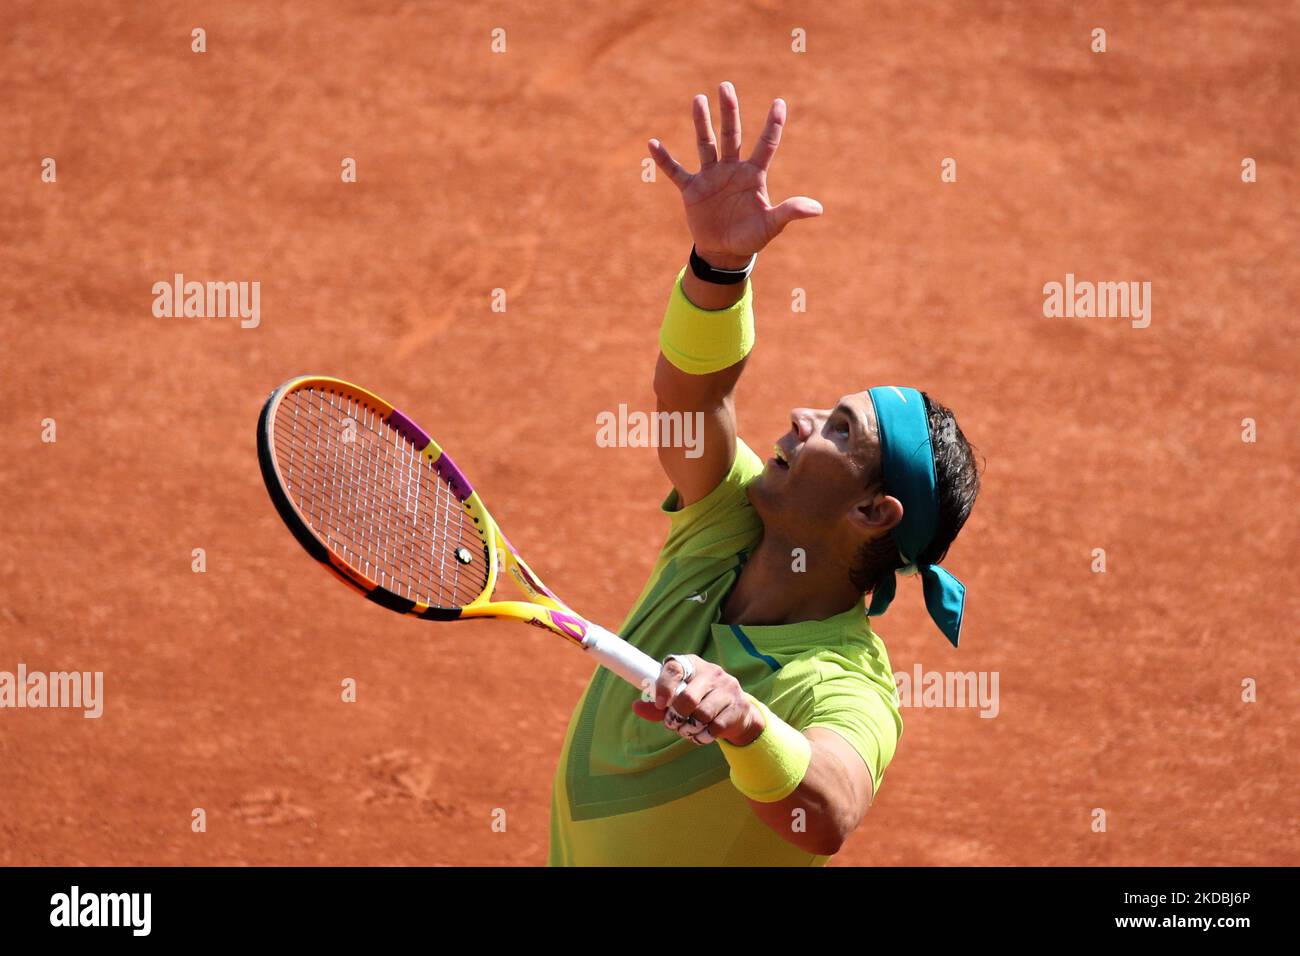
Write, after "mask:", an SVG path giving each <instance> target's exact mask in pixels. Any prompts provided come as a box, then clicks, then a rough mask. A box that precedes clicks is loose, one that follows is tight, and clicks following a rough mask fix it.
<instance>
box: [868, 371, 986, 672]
mask: <svg viewBox="0 0 1300 956" xmlns="http://www.w3.org/2000/svg"><path fill="white" fill-rule="evenodd" d="M867 394H868V395H870V396H871V403H872V404H873V405H874V406H875V407H876V427H877V428H878V429H879V431H880V466H881V471H882V472H883V473H884V479H885V494H888V495H892V496H893V497H895V498H897V499H898V500H899V502H901V503H902V505H903V520H902V521H900V522H899V523H898V525H897V526H896V527H895V528H894V530H893V531H891V532H890V534H891V535H892V537H893V539H894V543H895V544H897V545H898V554H899V556H900V557H901V558H902V559H903V561H905V562H906V566H905V567H902V568H899V569H898V573H899V574H904V575H908V574H919V575H921V585H922V588H923V590H924V591H925V607H926V610H928V611H929V612H930V618H931V620H933V621H934V623H935V624H936V625H938V627H939V630H941V631H943V633H944V636H945V637H947V638H948V640H950V641H951V642H952V646H953V647H956V646H957V638H958V637H960V636H961V617H962V611H963V609H964V608H965V606H966V586H965V585H964V584H962V583H961V582H960V581H958V580H957V579H956V578H955V577H953V576H952V575H951V574H949V573H948V572H947V571H945V570H944V569H943V568H941V567H939V565H937V564H926V563H925V562H924V561H917V560H916V558H917V555H919V554H920V553H921V552H922V551H924V550H925V549H926V548H927V547H929V546H930V542H931V541H932V540H933V539H934V531H935V527H936V526H937V525H938V523H939V498H938V495H937V494H936V493H935V477H934V449H933V448H932V447H931V445H930V421H929V417H928V416H927V415H926V413H925V400H924V399H923V398H922V397H921V393H920V392H918V391H917V390H916V389H914V388H898V387H896V386H893V385H886V386H882V387H880V388H872V389H868V390H867ZM897 584H898V580H897V578H896V577H895V576H894V575H893V574H891V575H889V577H888V578H886V579H885V580H884V582H882V583H881V585H880V586H879V587H877V588H876V589H875V590H874V591H873V592H872V594H871V607H870V608H869V609H868V610H867V613H868V614H870V615H872V616H875V615H877V614H884V613H885V610H886V608H888V607H889V602H890V601H892V600H894V589H895V587H896V586H897Z"/></svg>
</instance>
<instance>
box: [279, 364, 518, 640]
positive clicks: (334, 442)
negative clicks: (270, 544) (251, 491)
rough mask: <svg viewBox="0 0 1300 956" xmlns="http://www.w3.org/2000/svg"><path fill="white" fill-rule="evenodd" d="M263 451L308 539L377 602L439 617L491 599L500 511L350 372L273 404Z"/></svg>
mask: <svg viewBox="0 0 1300 956" xmlns="http://www.w3.org/2000/svg"><path fill="white" fill-rule="evenodd" d="M257 457H258V463H259V465H260V467H261V472H262V479H263V481H264V482H265V484H266V490H267V492H268V494H269V495H270V497H271V500H272V502H273V503H274V504H275V508H276V511H277V512H278V513H279V515H280V518H281V519H282V520H283V521H284V523H285V524H286V525H287V526H288V528H289V530H290V531H291V532H293V535H294V537H295V538H296V539H297V540H298V543H299V544H301V545H302V546H303V548H304V549H305V550H306V551H307V553H308V554H309V555H311V556H312V557H313V558H314V559H316V560H317V561H318V562H320V563H321V564H323V565H325V567H327V568H328V569H329V570H330V571H332V572H333V573H334V574H335V575H336V576H337V577H338V578H339V579H340V580H342V581H343V582H344V583H346V584H348V585H350V586H351V587H353V588H355V589H356V590H358V591H360V592H361V593H362V594H364V595H365V596H366V597H367V598H368V599H369V600H371V601H373V602H375V603H376V604H379V605H381V606H382V607H386V608H388V609H390V610H393V611H397V612H399V613H402V614H412V615H416V616H419V617H424V618H427V619H430V620H455V619H457V618H459V617H461V616H462V615H463V614H464V613H465V611H466V609H467V608H469V607H471V606H481V605H483V604H485V603H487V602H489V601H490V598H491V594H492V592H493V589H494V588H495V586H496V580H497V575H498V573H499V570H500V566H501V561H500V556H499V549H498V547H497V539H498V537H499V532H498V531H497V530H496V526H495V523H494V522H493V520H492V516H491V515H490V514H489V513H488V511H487V509H486V508H485V507H484V506H483V503H482V501H481V500H480V499H479V496H478V494H477V492H475V491H474V488H473V486H471V485H470V483H469V482H468V481H467V480H466V479H465V477H464V475H463V474H462V473H461V472H460V469H459V468H457V467H456V464H455V462H453V461H452V460H451V458H450V457H448V456H447V455H446V454H445V453H444V452H443V450H442V448H441V447H440V446H439V445H438V444H437V442H435V441H434V440H433V439H432V438H431V437H430V436H429V434H428V433H427V432H425V431H424V430H423V429H422V428H420V427H419V426H418V425H416V424H415V423H414V422H413V421H412V420H411V419H410V418H408V417H407V416H406V415H405V414H403V413H402V412H401V411H399V410H398V409H397V408H395V407H394V406H393V405H392V404H391V403H389V402H386V401H385V400H384V399H382V398H380V397H379V396H378V395H375V394H374V393H373V392H370V391H368V390H367V389H364V388H362V387H360V386H359V385H354V384H352V383H351V382H348V381H345V380H343V379H339V378H333V377H330V376H322V375H304V376H299V377H297V378H293V379H290V380H289V381H287V382H285V383H284V384H283V385H281V386H280V387H279V388H277V389H275V391H273V392H272V393H271V395H270V397H269V398H268V399H267V400H266V404H265V405H263V406H262V411H261V415H260V416H259V418H258V426H257Z"/></svg>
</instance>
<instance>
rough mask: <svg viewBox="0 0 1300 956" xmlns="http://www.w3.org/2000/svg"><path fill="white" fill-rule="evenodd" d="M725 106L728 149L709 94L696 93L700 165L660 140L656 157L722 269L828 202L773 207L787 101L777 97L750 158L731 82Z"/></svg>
mask: <svg viewBox="0 0 1300 956" xmlns="http://www.w3.org/2000/svg"><path fill="white" fill-rule="evenodd" d="M718 101H719V104H720V107H721V111H722V149H721V152H720V153H719V149H718V142H717V140H716V138H715V137H714V134H713V121H712V119H711V118H710V116H709V100H708V97H707V96H705V95H704V94H703V93H701V94H700V95H699V96H697V97H695V101H694V104H693V114H694V119H695V134H696V141H697V145H698V146H699V151H700V171H699V172H698V173H694V174H692V173H688V172H687V171H686V170H685V169H683V168H682V166H681V164H680V163H678V162H677V161H676V160H675V159H673V158H672V156H671V155H669V153H668V150H667V149H665V148H664V145H663V144H662V143H661V142H659V140H657V139H652V140H650V155H651V156H652V157H654V161H655V164H656V165H657V166H658V167H659V168H660V169H662V170H663V171H664V172H665V173H666V174H667V175H668V176H669V177H670V178H671V179H672V181H673V182H674V183H676V184H677V188H678V189H680V190H681V193H682V203H683V204H684V206H685V207H686V223H687V225H688V226H689V227H690V230H691V237H692V238H693V239H694V240H695V249H696V251H697V252H698V253H699V254H700V255H701V256H702V257H703V258H704V260H705V261H706V262H708V263H709V264H710V265H712V266H715V267H716V268H719V269H738V268H741V267H743V266H744V265H745V263H747V262H748V261H749V257H750V256H751V255H753V254H754V253H755V252H758V251H759V250H760V249H762V248H763V247H764V246H766V245H767V244H768V243H769V242H771V241H772V240H773V239H775V238H776V237H777V236H778V235H779V234H780V233H781V230H783V229H784V228H785V227H786V226H787V225H788V224H789V223H791V222H793V221H794V220H796V219H811V218H813V217H815V216H820V215H821V214H822V207H821V203H819V202H817V201H816V200H815V199H809V198H808V197H807V196H794V197H792V198H790V199H787V200H785V201H784V202H782V203H780V204H779V205H776V206H773V205H772V204H771V202H770V201H769V199H768V195H767V170H768V168H769V167H770V166H771V165H772V159H773V157H774V156H776V148H777V146H778V145H780V142H781V130H782V128H783V127H784V126H785V116H786V109H785V101H784V100H780V99H777V100H773V101H772V108H771V110H770V111H769V112H768V114H767V122H766V123H765V124H764V126H763V132H762V134H761V135H760V136H759V138H758V143H757V144H756V145H755V146H754V150H753V152H752V153H750V155H749V158H748V159H745V160H742V159H741V158H740V103H739V101H738V100H737V99H736V89H735V87H733V86H732V85H731V84H730V83H723V84H721V86H719V87H718Z"/></svg>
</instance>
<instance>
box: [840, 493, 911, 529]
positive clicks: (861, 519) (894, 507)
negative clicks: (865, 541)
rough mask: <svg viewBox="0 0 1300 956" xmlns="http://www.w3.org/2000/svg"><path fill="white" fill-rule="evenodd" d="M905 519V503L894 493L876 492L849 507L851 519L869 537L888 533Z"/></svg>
mask: <svg viewBox="0 0 1300 956" xmlns="http://www.w3.org/2000/svg"><path fill="white" fill-rule="evenodd" d="M902 520H903V503H902V502H901V501H899V500H898V499H897V498H895V497H893V496H892V495H886V494H881V493H879V492H875V493H873V494H870V495H867V496H866V497H865V498H859V499H858V500H857V501H856V502H854V505H853V507H852V508H851V509H849V521H851V522H852V523H853V526H854V527H855V528H856V529H857V530H858V531H860V532H861V533H862V534H864V535H866V536H867V537H871V538H875V537H879V536H880V535H882V534H888V533H889V532H890V531H892V530H894V528H895V527H897V525H898V523H899V522H900V521H902Z"/></svg>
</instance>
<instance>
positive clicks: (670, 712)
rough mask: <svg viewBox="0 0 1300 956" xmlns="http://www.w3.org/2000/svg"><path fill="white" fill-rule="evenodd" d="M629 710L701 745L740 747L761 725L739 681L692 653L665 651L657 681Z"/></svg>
mask: <svg viewBox="0 0 1300 956" xmlns="http://www.w3.org/2000/svg"><path fill="white" fill-rule="evenodd" d="M679 688H680V690H679ZM632 709H633V710H635V711H636V713H637V715H638V716H639V717H644V718H645V719H646V720H653V721H656V722H658V721H662V722H663V725H664V726H665V727H667V728H668V729H669V730H671V731H673V732H675V733H677V734H680V735H681V736H683V737H685V738H686V739H687V740H690V741H692V742H694V743H696V744H699V745H700V746H704V745H705V744H709V743H712V742H713V741H714V740H725V741H726V742H727V743H729V744H734V745H736V746H737V747H743V746H745V745H746V744H748V743H752V742H753V741H754V740H755V739H756V738H757V737H758V735H759V734H761V733H762V732H763V727H764V723H763V712H762V711H761V710H759V708H758V707H756V706H755V705H754V702H753V701H751V700H750V699H749V698H748V697H747V696H745V691H744V690H743V689H742V688H741V686H740V681H738V680H736V678H734V677H732V676H731V675H730V674H728V673H727V672H726V671H724V670H723V669H722V668H721V667H719V666H718V665H717V664H711V663H709V662H708V661H706V660H704V659H703V658H701V657H696V656H695V655H694V654H673V655H670V656H669V657H668V658H667V659H666V660H665V661H664V666H663V670H662V671H661V672H660V674H659V679H658V680H657V681H655V683H654V686H647V687H646V688H645V691H644V693H643V694H642V695H641V699H640V700H638V701H636V702H635V703H634V704H633V705H632Z"/></svg>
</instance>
